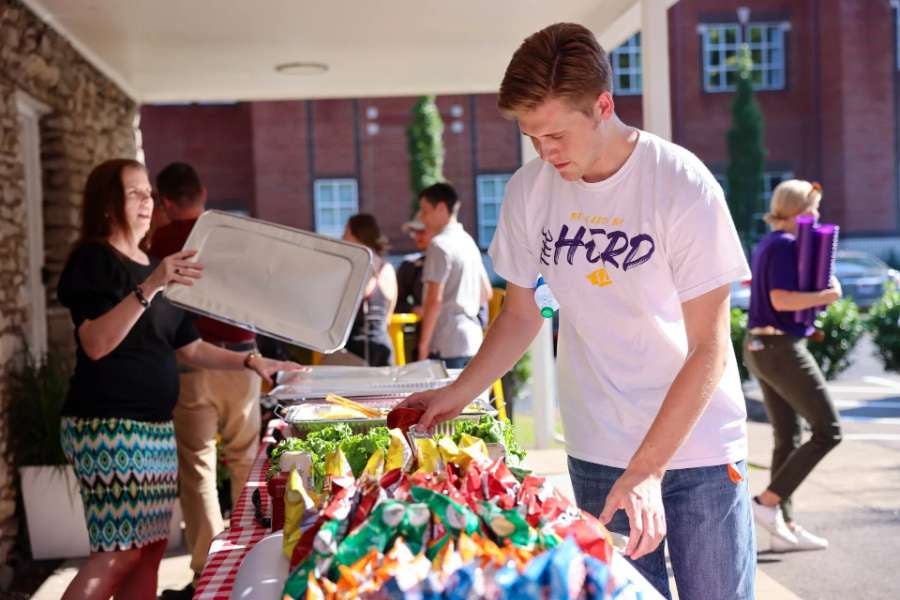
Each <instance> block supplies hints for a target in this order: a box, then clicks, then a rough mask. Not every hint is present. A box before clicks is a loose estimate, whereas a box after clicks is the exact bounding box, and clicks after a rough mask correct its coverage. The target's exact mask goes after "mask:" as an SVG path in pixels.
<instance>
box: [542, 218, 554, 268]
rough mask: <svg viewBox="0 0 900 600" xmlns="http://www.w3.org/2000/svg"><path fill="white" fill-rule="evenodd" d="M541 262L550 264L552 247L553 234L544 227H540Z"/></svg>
mask: <svg viewBox="0 0 900 600" xmlns="http://www.w3.org/2000/svg"><path fill="white" fill-rule="evenodd" d="M541 237H542V238H543V239H542V240H541V262H542V263H544V264H545V265H547V266H550V251H551V250H552V249H553V234H552V233H550V230H549V229H547V228H546V227H545V228H543V229H541Z"/></svg>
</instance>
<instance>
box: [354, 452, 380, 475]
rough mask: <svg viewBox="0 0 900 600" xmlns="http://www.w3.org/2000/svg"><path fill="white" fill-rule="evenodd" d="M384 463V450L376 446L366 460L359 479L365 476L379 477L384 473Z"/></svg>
mask: <svg viewBox="0 0 900 600" xmlns="http://www.w3.org/2000/svg"><path fill="white" fill-rule="evenodd" d="M384 463H385V460H384V450H382V449H381V448H376V449H375V452H373V453H372V456H370V457H369V460H368V461H367V462H366V467H365V468H364V469H363V472H362V473H361V474H360V479H362V478H363V477H365V476H369V477H373V478H374V479H381V476H382V475H384Z"/></svg>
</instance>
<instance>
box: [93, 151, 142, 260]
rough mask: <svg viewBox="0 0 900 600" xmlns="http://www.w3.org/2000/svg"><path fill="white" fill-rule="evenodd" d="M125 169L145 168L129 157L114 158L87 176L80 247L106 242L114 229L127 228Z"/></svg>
mask: <svg viewBox="0 0 900 600" xmlns="http://www.w3.org/2000/svg"><path fill="white" fill-rule="evenodd" d="M125 169H141V170H146V167H144V165H142V164H141V163H139V162H138V161H136V160H132V159H130V158H114V159H112V160H107V161H105V162H103V163H100V164H99V165H97V166H96V167H94V170H93V171H91V174H90V175H88V178H87V183H85V185H84V195H83V197H82V202H81V235H80V237H79V239H78V244H77V245H81V244H83V243H85V242H101V241H102V242H105V241H106V240H107V239H108V238H109V236H110V234H111V233H112V232H113V227H122V228H126V227H128V223H127V221H126V219H125V187H124V186H123V185H122V173H123V172H124V171H125Z"/></svg>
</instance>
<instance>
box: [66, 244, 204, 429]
mask: <svg viewBox="0 0 900 600" xmlns="http://www.w3.org/2000/svg"><path fill="white" fill-rule="evenodd" d="M158 264H159V261H158V260H157V259H153V258H151V259H150V264H149V265H143V264H141V263H138V262H135V261H133V260H131V259H129V258H128V257H126V256H125V255H123V254H121V253H119V252H117V251H116V250H114V249H113V248H112V247H111V246H109V245H108V244H105V243H95V242H88V243H85V244H82V245H81V246H79V247H78V248H76V249H75V250H74V251H73V252H72V255H71V256H70V257H69V260H68V262H67V263H66V266H65V268H64V269H63V272H62V275H61V277H60V280H59V287H58V289H57V295H58V297H59V301H60V302H61V303H62V305H63V306H65V307H66V308H68V309H69V311H70V312H71V314H72V322H73V323H74V324H75V343H76V345H77V354H76V362H75V373H74V374H73V376H72V380H71V385H70V386H69V394H68V398H67V400H66V403H65V405H64V407H63V415H66V416H73V417H82V418H92V417H100V418H126V419H134V420H138V421H168V420H169V419H171V418H172V409H173V408H174V407H175V403H176V402H177V401H178V366H177V363H176V359H175V350H177V349H178V348H181V347H183V346H186V345H187V344H190V343H191V342H193V341H194V340H196V339H199V335H198V334H197V331H196V329H194V325H193V323H192V321H191V318H190V317H189V316H188V315H187V313H185V312H184V311H183V310H181V309H180V308H177V307H175V306H173V305H172V304H171V303H169V301H168V300H166V299H165V298H163V297H162V295H161V294H157V295H156V297H155V298H154V299H153V301H152V302H151V304H150V307H149V308H147V309H145V310H144V312H143V314H142V315H141V316H140V318H139V319H138V321H137V323H135V324H134V326H133V327H132V328H131V330H130V331H129V332H128V334H127V335H126V336H125V339H123V340H122V342H121V343H120V344H119V345H118V346H116V348H115V349H114V350H113V351H112V352H110V353H109V354H107V355H106V356H104V357H103V358H100V359H99V360H92V359H90V358H89V357H88V356H87V354H85V352H84V348H83V347H82V345H81V340H80V339H79V336H78V327H79V326H80V325H81V324H82V323H83V322H84V321H85V320H93V319H97V318H98V317H100V316H102V315H103V314H105V313H106V312H108V311H109V310H111V309H112V308H113V307H114V306H116V305H117V304H118V303H119V302H121V301H122V299H123V298H125V297H126V296H127V295H128V294H131V293H133V290H134V288H135V285H137V284H138V283H141V282H142V281H144V280H145V279H146V278H147V277H148V276H149V275H150V274H151V273H152V272H153V270H154V269H155V268H156V266H157V265H158Z"/></svg>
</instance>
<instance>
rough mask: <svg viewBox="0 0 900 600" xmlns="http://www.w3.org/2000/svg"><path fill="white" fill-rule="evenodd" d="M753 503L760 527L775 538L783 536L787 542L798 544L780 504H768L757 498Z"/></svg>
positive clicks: (755, 516)
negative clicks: (785, 520) (760, 501)
mask: <svg viewBox="0 0 900 600" xmlns="http://www.w3.org/2000/svg"><path fill="white" fill-rule="evenodd" d="M751 504H753V518H754V519H755V520H756V522H757V524H759V526H760V527H762V528H763V529H765V530H766V531H768V532H769V533H771V534H772V539H773V540H774V539H775V538H781V540H782V541H783V542H785V543H786V544H793V545H796V544H798V543H799V541H798V540H797V536H796V535H794V534H793V532H792V531H791V529H790V527H788V526H787V523H785V522H784V515H783V514H781V507H780V506H766V505H764V504H760V503H759V502H757V501H756V498H754V499H753V500H752V501H751Z"/></svg>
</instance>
